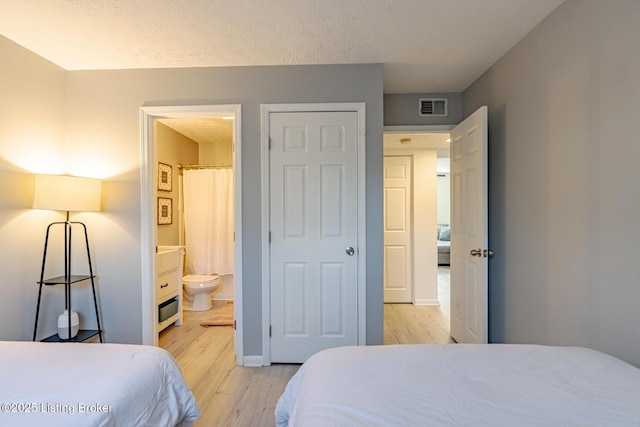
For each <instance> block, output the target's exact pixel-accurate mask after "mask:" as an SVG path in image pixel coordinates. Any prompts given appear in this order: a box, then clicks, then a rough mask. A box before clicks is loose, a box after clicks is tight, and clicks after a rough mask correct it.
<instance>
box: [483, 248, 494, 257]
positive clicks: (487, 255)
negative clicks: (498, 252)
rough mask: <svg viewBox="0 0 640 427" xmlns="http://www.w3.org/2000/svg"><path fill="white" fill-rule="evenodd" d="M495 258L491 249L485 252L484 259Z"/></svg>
mask: <svg viewBox="0 0 640 427" xmlns="http://www.w3.org/2000/svg"><path fill="white" fill-rule="evenodd" d="M492 256H493V251H492V250H491V249H485V250H484V257H485V258H491V257H492Z"/></svg>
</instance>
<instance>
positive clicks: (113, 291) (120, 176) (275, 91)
mask: <svg viewBox="0 0 640 427" xmlns="http://www.w3.org/2000/svg"><path fill="white" fill-rule="evenodd" d="M67 87H68V90H67V118H68V119H67V130H68V132H67V144H68V146H69V153H74V152H75V151H76V150H79V151H85V152H90V153H91V155H92V156H95V157H98V158H100V161H101V162H102V164H103V165H104V166H105V168H106V169H108V170H110V173H109V177H108V181H109V184H110V189H109V203H107V207H106V209H105V213H104V214H105V215H106V216H107V217H108V218H109V223H108V224H104V225H103V227H102V228H101V229H100V230H98V231H97V236H96V240H97V241H98V243H97V244H98V245H100V246H101V248H103V250H102V253H101V254H100V255H96V256H98V259H100V262H101V265H100V269H99V274H100V276H101V285H102V289H101V291H102V294H103V298H104V301H103V302H104V304H103V305H104V324H105V328H107V330H108V332H109V338H110V339H111V340H112V341H124V342H139V341H140V340H141V328H140V324H141V313H140V304H141V292H140V279H141V255H140V154H139V150H140V123H139V114H140V111H139V109H140V107H141V106H143V105H145V106H150V105H189V104H242V144H243V145H242V172H243V177H242V184H243V188H242V195H243V196H242V197H243V200H242V204H243V251H244V252H243V280H244V283H243V298H244V299H243V304H244V306H243V311H244V313H245V314H244V316H245V318H244V332H245V340H244V352H245V355H247V356H249V355H261V354H262V343H261V341H262V336H261V333H262V330H261V327H262V323H261V316H262V314H261V304H262V294H261V292H262V284H261V242H260V238H261V200H260V192H261V185H260V172H259V171H260V168H261V162H260V153H261V150H260V104H263V103H309V102H366V109H367V110H366V114H367V123H366V132H367V142H366V144H367V148H366V162H367V165H366V175H367V178H366V180H367V236H366V237H367V343H368V344H381V343H382V336H383V331H382V325H383V322H382V263H381V262H380V260H382V257H383V255H382V191H381V188H382V126H383V124H382V122H383V118H382V117H383V111H382V102H383V96H382V65H380V64H368V65H332V66H284V67H280V66H275V67H237V68H222V67H221V68H195V69H153V70H121V71H75V72H69V73H68V75H67Z"/></svg>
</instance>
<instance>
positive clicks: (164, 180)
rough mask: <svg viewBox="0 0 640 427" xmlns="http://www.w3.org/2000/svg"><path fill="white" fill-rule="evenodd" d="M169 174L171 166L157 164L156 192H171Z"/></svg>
mask: <svg viewBox="0 0 640 427" xmlns="http://www.w3.org/2000/svg"><path fill="white" fill-rule="evenodd" d="M171 174H172V167H171V165H168V164H166V163H161V162H158V190H160V191H171Z"/></svg>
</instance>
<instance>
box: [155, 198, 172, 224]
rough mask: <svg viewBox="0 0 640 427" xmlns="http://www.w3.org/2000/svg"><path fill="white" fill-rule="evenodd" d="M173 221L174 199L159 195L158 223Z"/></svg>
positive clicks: (170, 222)
mask: <svg viewBox="0 0 640 427" xmlns="http://www.w3.org/2000/svg"><path fill="white" fill-rule="evenodd" d="M172 223H173V199H171V198H170V197H158V225H168V224H172Z"/></svg>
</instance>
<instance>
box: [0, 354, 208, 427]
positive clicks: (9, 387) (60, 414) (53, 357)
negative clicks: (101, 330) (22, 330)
mask: <svg viewBox="0 0 640 427" xmlns="http://www.w3.org/2000/svg"><path fill="white" fill-rule="evenodd" d="M0 366H1V367H2V370H1V372H0V384H1V387H0V403H1V404H2V411H1V412H0V425H2V426H3V427H7V426H26V425H31V426H47V427H51V426H65V427H68V426H82V427H85V426H86V427H89V426H101V427H107V426H126V427H133V426H167V427H169V426H181V427H182V426H191V425H193V421H194V420H195V419H196V418H198V417H199V416H200V412H199V409H198V405H197V404H196V401H195V399H194V397H193V395H192V394H191V391H190V390H189V388H188V387H187V385H186V383H185V381H184V378H183V376H182V373H181V371H180V368H179V367H178V365H177V364H176V362H175V360H174V359H173V357H172V356H171V355H170V354H169V353H168V352H166V351H165V350H163V349H161V348H157V347H151V346H142V345H129V344H97V343H96V344H91V343H83V344H74V343H41V342H7V341H4V342H0Z"/></svg>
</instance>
